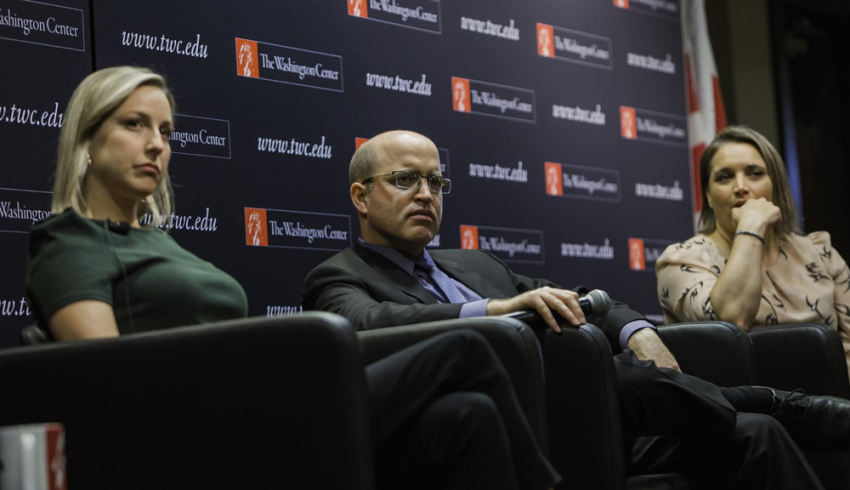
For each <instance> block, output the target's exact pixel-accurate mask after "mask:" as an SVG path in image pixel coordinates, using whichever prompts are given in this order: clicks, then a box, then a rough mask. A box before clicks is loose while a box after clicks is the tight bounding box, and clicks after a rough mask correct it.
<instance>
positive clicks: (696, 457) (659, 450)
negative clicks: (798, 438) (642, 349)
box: [614, 350, 823, 490]
mask: <svg viewBox="0 0 850 490" xmlns="http://www.w3.org/2000/svg"><path fill="white" fill-rule="evenodd" d="M614 365H615V369H616V372H617V383H618V391H619V396H620V405H621V411H622V418H623V431H624V433H625V434H626V439H627V443H628V441H629V440H637V441H636V444H635V445H634V451H633V454H632V458H631V459H632V467H631V474H653V473H685V474H690V475H693V476H694V477H696V478H697V479H698V480H700V481H701V482H703V483H708V484H710V485H711V486H712V487H714V488H729V487H730V486H732V485H734V486H737V487H738V488H746V489H761V488H764V489H780V490H781V489H789V490H792V489H820V488H823V487H822V486H821V484H820V481H819V480H818V478H817V476H816V475H815V473H814V471H812V468H811V467H810V466H809V463H808V461H806V458H805V457H804V456H803V454H802V453H801V452H800V450H799V448H798V447H797V445H796V444H795V443H794V441H793V440H792V439H791V436H790V435H789V434H788V432H787V431H786V430H785V428H784V427H783V426H782V424H780V423H779V422H778V421H777V420H776V419H774V418H773V417H771V416H769V415H765V414H753V413H738V412H737V411H736V410H735V408H734V407H733V406H732V405H731V404H730V403H729V402H728V401H727V400H726V398H724V397H723V395H722V394H721V392H720V388H718V387H717V386H715V385H713V384H711V383H709V382H707V381H703V380H701V379H699V378H695V377H693V376H689V375H687V374H682V373H680V372H678V371H675V370H672V369H666V368H657V367H655V363H654V362H652V361H641V360H639V359H637V357H636V356H635V354H634V352H632V351H630V350H627V351H625V352H624V353H622V354H620V355H617V356H615V357H614ZM638 436H655V437H638ZM626 447H627V448H629V447H631V446H629V445H627V446H626Z"/></svg>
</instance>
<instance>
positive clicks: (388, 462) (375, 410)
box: [366, 330, 560, 490]
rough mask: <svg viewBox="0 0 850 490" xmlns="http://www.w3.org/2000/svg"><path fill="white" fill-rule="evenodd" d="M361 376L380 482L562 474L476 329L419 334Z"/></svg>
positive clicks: (445, 485)
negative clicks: (420, 338) (428, 336)
mask: <svg viewBox="0 0 850 490" xmlns="http://www.w3.org/2000/svg"><path fill="white" fill-rule="evenodd" d="M366 380H367V384H368V387H369V396H370V408H371V422H372V433H373V435H374V441H373V442H374V447H375V473H376V481H377V486H378V488H379V489H398V488H405V489H418V488H422V489H426V488H428V489H432V488H442V489H458V490H460V489H463V490H468V489H472V488H487V489H493V490H499V489H505V490H514V489H523V490H543V489H547V488H550V487H552V486H554V485H555V484H556V483H557V482H558V481H559V480H560V477H559V475H558V474H557V473H556V472H555V470H554V469H553V468H552V467H551V465H550V464H549V462H548V461H547V460H546V458H545V457H544V456H543V454H542V453H541V452H540V448H539V447H538V446H537V442H536V441H535V439H534V434H533V433H532V431H531V427H530V426H529V425H528V422H527V420H526V419H525V415H524V414H523V412H522V409H521V408H520V405H519V401H518V400H517V397H516V393H515V392H514V389H513V386H512V385H511V381H510V378H509V377H508V375H507V373H506V372H505V369H504V367H503V366H502V364H501V362H499V359H498V358H497V357H496V355H495V353H494V352H493V350H492V348H491V347H490V344H489V343H488V342H487V340H485V339H484V337H483V336H481V334H479V333H477V332H474V331H471V330H458V331H453V332H448V333H444V334H442V335H438V336H436V337H434V338H432V339H429V340H426V341H424V342H420V343H418V344H416V345H413V346H411V347H408V348H407V349H404V350H401V351H399V352H396V353H395V354H393V355H391V356H389V357H386V358H384V359H382V360H380V361H377V362H375V363H373V364H371V365H369V366H367V368H366Z"/></svg>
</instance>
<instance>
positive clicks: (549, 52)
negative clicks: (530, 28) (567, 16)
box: [537, 22, 555, 58]
mask: <svg viewBox="0 0 850 490" xmlns="http://www.w3.org/2000/svg"><path fill="white" fill-rule="evenodd" d="M554 39H555V33H554V32H553V29H552V26H550V25H549V24H541V23H539V22H538V23H537V54H539V55H540V56H544V57H546V58H551V57H553V56H555V45H554V42H555V41H554Z"/></svg>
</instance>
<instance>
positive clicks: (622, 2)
mask: <svg viewBox="0 0 850 490" xmlns="http://www.w3.org/2000/svg"><path fill="white" fill-rule="evenodd" d="M614 6H615V7H620V8H621V9H627V8H629V0H614Z"/></svg>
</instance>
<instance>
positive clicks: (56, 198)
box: [52, 66, 175, 226]
mask: <svg viewBox="0 0 850 490" xmlns="http://www.w3.org/2000/svg"><path fill="white" fill-rule="evenodd" d="M142 86H153V87H156V88H158V89H160V90H162V91H163V93H165V96H166V97H167V98H168V102H169V104H170V105H171V113H172V115H173V114H174V108H175V104H174V96H173V95H172V93H171V91H170V90H169V89H168V85H167V83H166V81H165V79H164V78H163V77H162V76H161V75H159V74H157V73H154V72H153V71H151V70H149V69H147V68H139V67H134V66H116V67H114V68H104V69H103V70H98V71H96V72H94V73H92V74H91V75H89V76H87V77H86V78H85V79H84V80H83V81H82V82H81V83H80V85H79V86H78V87H77V89H76V90H74V94H73V95H72V96H71V100H70V101H69V102H68V109H67V110H66V111H65V123H64V124H63V125H62V130H61V132H60V133H59V150H58V153H57V157H56V176H55V182H54V184H53V204H52V208H53V213H54V214H56V213H61V212H62V211H64V210H65V209H67V208H69V207H70V208H73V209H74V210H75V211H77V212H78V213H80V214H81V215H83V216H86V215H87V210H88V203H87V202H86V196H85V191H84V189H85V179H86V172H87V170H88V158H89V157H88V144H89V141H90V140H91V137H92V135H94V133H95V132H96V131H97V130H98V128H100V125H101V124H103V122H104V121H105V120H106V119H107V118H109V116H110V115H111V114H112V113H113V112H114V111H115V109H117V108H118V106H120V105H121V104H123V103H124V101H125V100H127V97H129V96H130V95H131V94H132V93H133V92H135V91H136V89H138V88H139V87H142ZM173 201H174V198H173V191H172V189H171V178H170V177H169V176H168V172H165V174H164V176H163V179H162V182H160V184H159V186H158V187H157V188H156V190H155V191H154V192H153V194H151V195H150V196H148V197H146V198H145V199H144V200H143V204H142V205H140V206H139V207H138V212H137V218H141V217H142V216H144V215H145V214H147V213H150V214H151V215H152V217H153V219H151V221H150V224H151V225H154V226H155V225H156V224H157V223H159V222H160V220H161V219H164V218H167V217H168V216H170V215H171V211H172V209H173V207H174V205H173Z"/></svg>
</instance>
